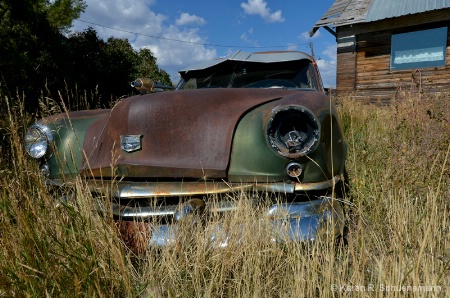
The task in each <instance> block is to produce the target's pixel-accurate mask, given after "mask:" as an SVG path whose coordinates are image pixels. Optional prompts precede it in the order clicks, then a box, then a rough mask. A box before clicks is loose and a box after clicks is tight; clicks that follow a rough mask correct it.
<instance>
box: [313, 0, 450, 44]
mask: <svg viewBox="0 0 450 298" xmlns="http://www.w3.org/2000/svg"><path fill="white" fill-rule="evenodd" d="M444 8H450V0H336V1H335V2H334V3H333V5H332V6H331V7H330V8H329V9H328V10H327V12H326V13H325V14H324V15H323V16H322V18H321V19H320V20H318V21H317V23H316V24H315V25H314V27H313V28H312V29H311V32H310V36H313V35H314V33H315V32H316V31H317V30H318V29H319V28H320V27H325V26H331V27H340V26H345V25H351V24H356V23H364V22H365V23H368V22H374V21H379V20H384V19H389V18H395V17H400V16H405V15H409V14H416V13H421V12H426V11H432V10H438V9H444Z"/></svg>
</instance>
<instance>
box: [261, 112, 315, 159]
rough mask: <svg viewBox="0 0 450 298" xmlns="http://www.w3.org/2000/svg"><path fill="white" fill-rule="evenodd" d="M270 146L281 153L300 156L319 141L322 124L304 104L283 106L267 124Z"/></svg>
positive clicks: (292, 156)
mask: <svg viewBox="0 0 450 298" xmlns="http://www.w3.org/2000/svg"><path fill="white" fill-rule="evenodd" d="M267 136H268V140H269V143H270V146H271V147H272V148H273V149H274V150H275V151H276V152H277V153H278V154H280V155H282V156H284V157H288V158H298V157H300V156H305V155H307V154H308V153H310V152H311V151H313V150H314V149H315V148H316V147H317V144H318V143H319V136H320V125H319V121H318V120H317V118H316V117H315V116H314V114H313V113H312V112H311V111H309V110H308V109H306V108H305V107H302V106H296V105H290V106H282V107H279V108H277V109H276V110H274V111H273V114H272V117H271V118H270V119H269V123H268V125H267Z"/></svg>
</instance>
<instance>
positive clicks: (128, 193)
mask: <svg viewBox="0 0 450 298" xmlns="http://www.w3.org/2000/svg"><path fill="white" fill-rule="evenodd" d="M340 180H341V176H340V175H336V176H335V177H333V179H330V180H325V181H321V182H313V183H302V182H290V181H289V182H275V183H249V182H243V183H228V182H216V181H204V182H182V181H181V182H128V181H111V180H103V181H101V180H90V179H86V180H85V182H86V184H87V185H88V186H89V188H90V189H91V191H96V192H100V193H107V192H110V193H111V195H112V196H113V197H116V198H123V199H140V198H151V197H165V196H166V197H167V196H195V195H204V194H220V193H233V192H241V191H267V192H273V193H283V194H286V193H295V192H299V191H310V190H322V189H328V188H331V187H332V186H333V184H336V183H338V182H339V181H340ZM71 183H73V181H72V182H71V181H63V180H47V184H52V185H63V184H71Z"/></svg>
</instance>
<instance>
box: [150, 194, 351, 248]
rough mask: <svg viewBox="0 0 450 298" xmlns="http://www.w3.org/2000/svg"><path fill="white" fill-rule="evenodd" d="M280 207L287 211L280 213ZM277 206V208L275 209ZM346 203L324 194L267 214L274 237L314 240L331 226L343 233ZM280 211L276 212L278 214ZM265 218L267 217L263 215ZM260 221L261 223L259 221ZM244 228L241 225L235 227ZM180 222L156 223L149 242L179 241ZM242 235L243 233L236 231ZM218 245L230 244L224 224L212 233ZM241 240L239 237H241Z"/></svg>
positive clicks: (155, 243)
mask: <svg viewBox="0 0 450 298" xmlns="http://www.w3.org/2000/svg"><path fill="white" fill-rule="evenodd" d="M280 209H283V210H284V211H287V213H286V214H283V213H280V212H279V211H280ZM273 210H276V212H274V211H273ZM343 214H344V213H343V209H342V206H341V205H340V204H339V203H338V202H335V203H334V204H333V199H332V198H330V197H320V198H319V199H317V200H313V201H308V202H298V203H291V204H274V205H272V206H271V207H270V208H269V210H268V212H267V213H266V214H265V216H266V217H267V218H268V220H269V224H270V227H271V233H272V234H271V241H274V242H286V241H314V240H315V239H316V237H317V234H318V232H319V231H320V230H321V229H322V228H324V227H328V228H330V229H331V231H330V232H331V233H332V234H333V235H334V236H338V235H340V234H342V232H343V229H344V215H343ZM274 215H276V216H274ZM261 220H264V218H262V219H261ZM256 224H258V223H256ZM235 228H236V229H240V228H241V227H239V226H238V227H235ZM176 230H177V225H170V224H164V225H159V226H156V227H155V228H154V229H153V230H152V231H151V237H150V241H149V244H150V245H151V246H156V247H164V246H167V245H170V244H173V243H176V241H177V238H176V237H177V233H176V232H175V231H176ZM233 235H234V236H235V237H236V236H237V237H239V233H237V234H236V233H233ZM208 237H209V238H210V240H211V241H212V243H214V245H216V246H217V247H226V246H227V245H228V242H229V240H230V239H229V238H230V234H229V231H227V230H226V229H225V228H224V227H222V226H220V225H219V226H218V229H216V230H215V231H214V232H213V233H212V234H210V235H209V236H208ZM238 241H239V240H238Z"/></svg>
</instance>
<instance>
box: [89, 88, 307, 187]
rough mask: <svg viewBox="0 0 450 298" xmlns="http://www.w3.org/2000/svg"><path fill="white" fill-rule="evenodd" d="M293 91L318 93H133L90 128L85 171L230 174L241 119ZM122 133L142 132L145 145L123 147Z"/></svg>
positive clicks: (158, 175) (132, 174) (194, 175)
mask: <svg viewBox="0 0 450 298" xmlns="http://www.w3.org/2000/svg"><path fill="white" fill-rule="evenodd" d="M293 93H298V96H300V97H301V96H302V94H304V96H306V97H311V95H312V94H314V93H316V92H314V91H299V90H280V89H197V90H183V91H171V92H161V93H154V94H148V95H142V96H134V97H130V98H128V99H125V100H123V101H122V102H120V103H119V104H117V105H116V106H115V107H114V108H113V109H111V110H109V113H107V114H105V115H104V116H103V117H100V118H99V119H98V120H97V121H96V122H95V123H93V124H92V125H91V126H90V127H89V128H88V130H87V132H86V135H85V140H84V151H85V156H86V157H85V159H84V160H83V161H82V164H81V165H80V166H81V170H82V172H83V173H84V174H86V175H88V176H94V177H99V176H102V177H112V176H119V177H142V178H144V177H145V178H152V177H154V178H194V179H198V178H226V176H227V167H228V165H229V160H230V154H231V150H232V148H231V146H232V139H233V133H234V131H235V127H236V125H237V123H238V122H239V120H240V119H241V117H242V116H243V115H244V114H245V113H246V112H247V111H249V110H251V109H253V108H254V107H256V106H258V105H261V104H263V103H266V102H269V101H273V100H277V99H280V98H283V97H285V96H288V95H291V94H293ZM308 93H309V94H308ZM124 135H140V136H141V143H142V148H141V149H140V150H137V151H135V152H125V151H123V150H122V149H121V147H120V136H124Z"/></svg>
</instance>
